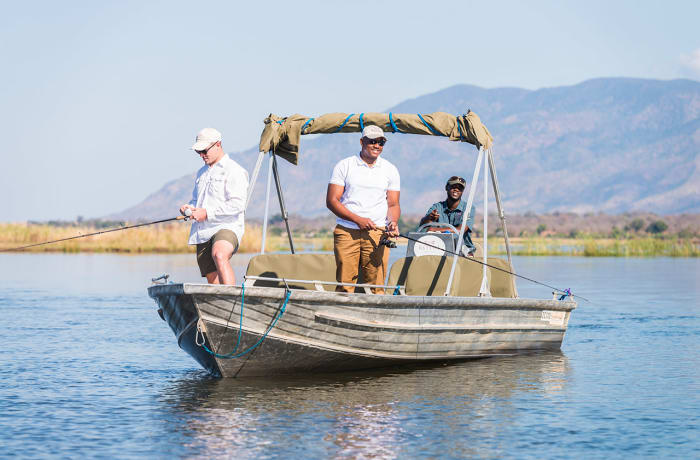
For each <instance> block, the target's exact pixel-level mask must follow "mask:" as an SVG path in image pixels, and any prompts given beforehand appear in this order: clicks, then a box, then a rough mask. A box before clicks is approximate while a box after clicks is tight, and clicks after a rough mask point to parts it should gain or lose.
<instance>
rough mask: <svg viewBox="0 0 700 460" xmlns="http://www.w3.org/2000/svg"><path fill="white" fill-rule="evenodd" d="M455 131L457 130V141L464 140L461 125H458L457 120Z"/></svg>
mask: <svg viewBox="0 0 700 460" xmlns="http://www.w3.org/2000/svg"><path fill="white" fill-rule="evenodd" d="M457 129H459V139H460V140H464V136H463V135H462V125H460V124H459V120H457Z"/></svg>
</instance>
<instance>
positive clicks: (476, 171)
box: [445, 147, 484, 296]
mask: <svg viewBox="0 0 700 460" xmlns="http://www.w3.org/2000/svg"><path fill="white" fill-rule="evenodd" d="M483 157H484V148H483V147H480V148H479V157H478V158H477V159H476V166H475V167H474V175H473V176H472V183H471V184H470V185H469V198H467V207H466V208H465V211H466V212H463V213H462V226H461V228H460V229H459V236H458V237H457V249H456V250H455V253H454V255H453V256H452V268H450V277H449V278H448V279H447V288H445V295H446V296H448V295H450V290H451V288H452V280H453V279H454V276H455V268H456V267H457V258H458V257H459V254H461V253H462V252H461V251H462V244H463V242H464V240H463V238H464V227H465V226H466V225H467V220H468V219H469V213H471V210H472V204H473V203H474V195H475V194H476V184H477V182H478V181H479V171H480V170H481V160H482V159H483Z"/></svg>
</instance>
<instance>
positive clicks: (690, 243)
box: [0, 222, 700, 257]
mask: <svg viewBox="0 0 700 460" xmlns="http://www.w3.org/2000/svg"><path fill="white" fill-rule="evenodd" d="M269 230H270V231H269V232H268V237H267V242H266V251H270V252H275V251H288V250H289V243H288V240H287V236H286V234H284V233H280V231H279V230H280V229H279V228H275V227H273V228H271V229H269ZM95 231H100V229H97V228H95V227H87V226H86V227H58V226H51V225H47V224H39V225H35V224H0V249H2V250H6V249H11V248H16V247H20V246H26V245H31V244H36V243H42V242H46V241H51V240H57V239H61V238H68V237H72V236H77V235H81V234H87V233H92V232H95ZM541 233H544V232H541ZM188 234H189V225H187V224H185V223H180V222H177V223H170V224H161V225H156V226H152V227H141V228H136V229H128V230H124V231H119V232H113V233H108V234H102V235H97V236H91V237H86V238H80V239H74V240H70V241H65V242H60V243H54V244H47V245H42V246H35V247H32V248H27V249H25V250H22V251H18V252H31V253H40V252H53V253H56V252H63V253H113V254H186V253H192V252H194V247H193V246H189V245H187V237H188ZM475 240H476V241H477V242H478V241H480V239H479V238H476V239H475ZM510 241H511V249H512V254H513V255H524V256H525V255H526V256H583V257H658V256H665V257H699V256H700V238H698V237H697V236H695V235H691V236H690V237H685V238H684V237H679V236H678V235H656V236H649V235H629V234H628V235H626V236H620V237H617V238H611V237H609V236H606V237H603V236H598V237H593V236H590V235H582V236H577V237H573V238H571V237H557V236H553V235H539V236H525V237H511V238H510ZM261 243H262V229H261V227H260V226H259V225H254V224H253V225H247V226H246V233H245V236H244V237H243V241H242V243H241V247H240V250H239V252H240V253H257V252H260V248H261ZM294 243H295V246H296V248H297V250H299V251H332V250H333V238H332V234H331V233H330V232H328V231H327V230H322V231H319V232H315V233H311V232H306V233H300V234H296V235H295V236H294ZM6 253H8V254H9V253H13V252H6ZM14 253H17V252H14ZM489 253H490V254H493V255H504V254H505V243H504V241H503V238H502V237H500V236H490V237H489Z"/></svg>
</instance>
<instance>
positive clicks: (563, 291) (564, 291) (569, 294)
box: [385, 232, 590, 302]
mask: <svg viewBox="0 0 700 460" xmlns="http://www.w3.org/2000/svg"><path fill="white" fill-rule="evenodd" d="M385 233H386V232H385ZM399 237H400V238H405V239H407V240H410V241H413V242H415V243H419V244H423V245H425V246H428V247H431V248H433V249H438V250H440V251H444V252H445V253H447V254H450V255H453V256H459V257H462V258H463V259H466V260H470V261H472V262H476V263H478V264H481V265H485V266H487V267H489V268H493V269H496V270H500V271H502V272H504V273H508V274H509V275H513V276H517V277H518V278H522V279H524V280H527V281H530V282H531V283H535V284H539V285H540V286H544V287H548V288H550V289H554V290H555V291H557V293H559V294H561V297H560V298H559V300H564V299H565V298H566V297H578V298H580V299H582V300H585V301H586V302H590V300H588V299H587V298H585V297H581V296H580V295H578V294H573V293H572V292H571V289H570V288H567V289H559V288H558V287H554V286H550V285H549V284H546V283H542V282H540V281H537V280H534V279H532V278H528V277H527V276H523V275H519V274H517V273H513V272H511V271H508V270H506V269H504V268H500V267H496V266H494V265H490V264H488V263H486V262H482V261H480V260H477V259H476V258H474V257H467V256H465V255H464V254H457V253H456V252H452V251H449V250H447V249H443V248H440V247H438V246H433V245H432V244H428V243H424V242H423V241H418V240H417V239H415V238H411V237H410V236H407V235H404V234H399Z"/></svg>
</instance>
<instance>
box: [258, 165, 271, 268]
mask: <svg viewBox="0 0 700 460" xmlns="http://www.w3.org/2000/svg"><path fill="white" fill-rule="evenodd" d="M268 159H269V161H268V168H267V191H266V192H265V214H264V217H263V228H262V245H261V246H260V254H265V241H266V240H267V222H268V218H267V216H268V215H269V212H270V186H271V185H272V154H270V155H269V158H268Z"/></svg>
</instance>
